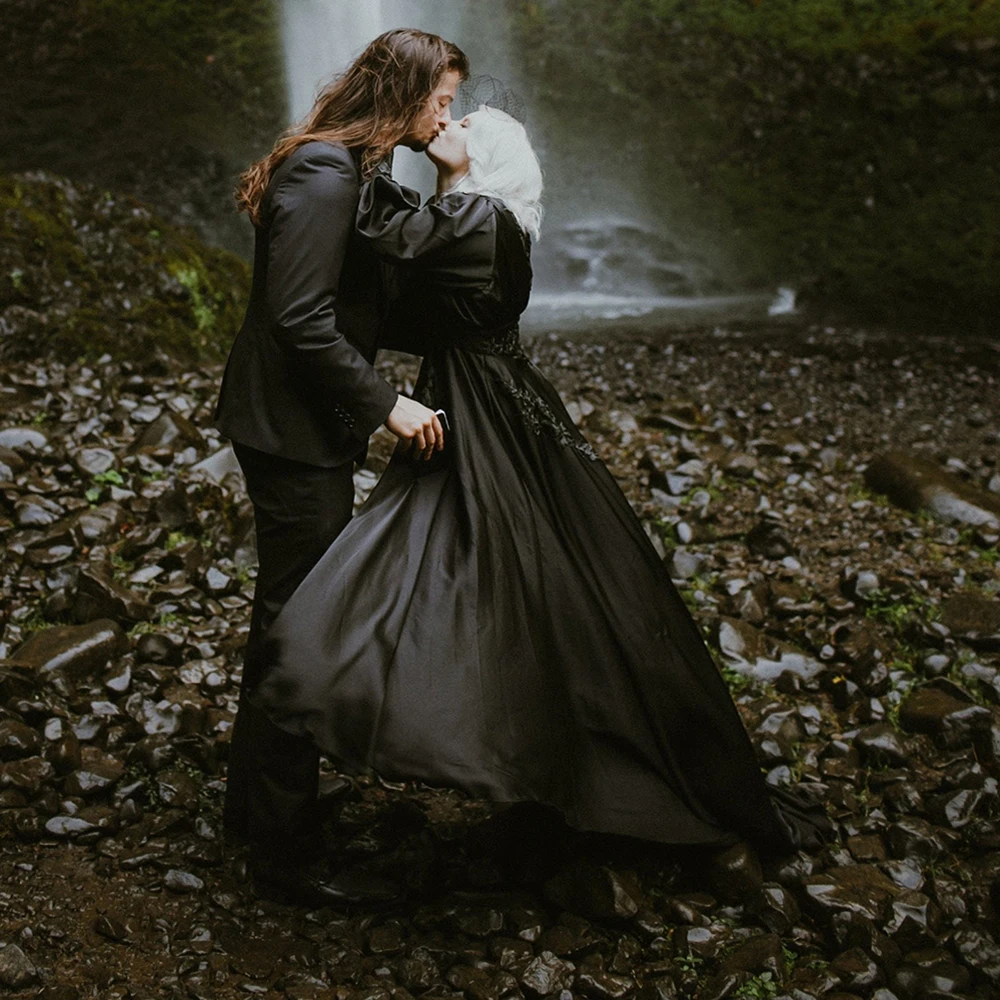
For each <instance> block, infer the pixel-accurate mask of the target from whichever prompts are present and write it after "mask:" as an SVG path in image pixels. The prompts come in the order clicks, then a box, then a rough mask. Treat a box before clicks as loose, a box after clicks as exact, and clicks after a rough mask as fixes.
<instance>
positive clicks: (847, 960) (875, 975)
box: [829, 948, 884, 993]
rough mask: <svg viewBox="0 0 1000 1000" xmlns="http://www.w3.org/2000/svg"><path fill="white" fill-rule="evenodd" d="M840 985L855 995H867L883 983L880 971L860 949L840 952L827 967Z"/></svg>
mask: <svg viewBox="0 0 1000 1000" xmlns="http://www.w3.org/2000/svg"><path fill="white" fill-rule="evenodd" d="M829 969H830V971H831V972H832V973H834V975H836V976H837V978H838V979H839V980H840V982H841V985H842V986H843V987H844V988H845V989H848V990H852V991H854V992H856V993H867V991H868V990H870V989H872V987H875V986H878V985H879V984H880V983H882V982H884V977H883V975H882V971H881V970H880V969H879V967H878V966H877V965H876V964H875V962H874V961H873V960H872V959H871V957H870V956H868V955H867V954H866V953H865V952H864V951H863V950H862V949H861V948H849V949H848V950H847V951H844V952H841V953H840V954H839V955H838V956H837V957H836V958H835V959H833V961H832V962H831V963H830V965H829Z"/></svg>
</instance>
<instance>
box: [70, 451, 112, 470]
mask: <svg viewBox="0 0 1000 1000" xmlns="http://www.w3.org/2000/svg"><path fill="white" fill-rule="evenodd" d="M73 464H74V465H75V466H76V468H77V470H78V471H79V472H80V474H81V475H84V476H100V475H102V474H103V473H105V472H108V471H110V470H111V469H114V468H116V467H117V465H118V459H117V458H115V453H114V452H113V451H108V449H107V448H81V449H80V450H79V451H78V452H77V453H76V455H75V456H74V457H73Z"/></svg>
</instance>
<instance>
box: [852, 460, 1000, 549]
mask: <svg viewBox="0 0 1000 1000" xmlns="http://www.w3.org/2000/svg"><path fill="white" fill-rule="evenodd" d="M865 483H866V484H867V486H868V487H869V489H871V490H874V491H875V492H876V493H884V494H885V495H886V496H888V497H889V499H890V500H892V502H893V503H895V504H898V505H899V506H900V507H903V508H905V509H906V510H911V511H914V512H918V511H921V510H926V511H928V512H929V513H931V514H933V515H934V516H935V517H937V518H939V519H940V520H942V521H945V522H947V523H957V524H968V525H973V526H975V527H989V528H991V529H993V530H996V529H997V528H1000V499H998V498H997V497H996V496H995V495H994V494H992V493H990V492H988V491H987V490H983V489H981V488H979V487H977V486H975V485H974V484H972V483H969V482H966V481H965V480H963V479H959V478H958V476H955V475H952V474H951V473H949V472H945V471H944V470H943V469H941V468H940V467H939V466H937V465H935V464H934V463H933V462H929V461H927V460H926V459H923V458H918V457H917V456H915V455H908V454H904V453H903V452H898V451H896V452H888V453H885V454H882V455H877V456H876V457H875V458H874V459H872V461H871V462H870V463H869V464H868V467H867V468H866V469H865Z"/></svg>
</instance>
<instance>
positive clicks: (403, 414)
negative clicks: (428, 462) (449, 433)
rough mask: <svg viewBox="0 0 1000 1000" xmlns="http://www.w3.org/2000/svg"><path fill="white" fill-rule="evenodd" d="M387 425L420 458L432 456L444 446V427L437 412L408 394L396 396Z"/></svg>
mask: <svg viewBox="0 0 1000 1000" xmlns="http://www.w3.org/2000/svg"><path fill="white" fill-rule="evenodd" d="M385 426H386V427H388V428H389V430H390V431H392V433H393V434H395V435H396V437H398V438H399V440H400V441H402V442H403V443H404V444H405V445H407V446H408V447H410V448H411V449H414V450H415V451H416V452H417V453H418V456H419V457H420V458H430V457H431V455H433V454H434V452H435V451H440V450H441V449H442V448H443V447H444V428H443V427H442V426H441V421H440V420H438V417H437V414H436V413H435V412H434V411H433V410H431V409H428V408H427V407H426V406H424V405H423V404H421V403H418V402H417V401H416V400H415V399H410V398H409V397H408V396H398V397H397V398H396V405H395V406H394V407H393V408H392V412H390V414H389V416H388V417H387V418H386V421H385Z"/></svg>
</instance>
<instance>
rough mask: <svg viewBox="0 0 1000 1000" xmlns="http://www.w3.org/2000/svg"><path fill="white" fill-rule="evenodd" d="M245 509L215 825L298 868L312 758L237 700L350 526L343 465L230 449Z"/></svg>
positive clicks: (307, 836)
mask: <svg viewBox="0 0 1000 1000" xmlns="http://www.w3.org/2000/svg"><path fill="white" fill-rule="evenodd" d="M233 449H234V451H235V452H236V457H237V459H238V460H239V463H240V467H241V468H242V470H243V474H244V476H245V477H246V482H247V491H248V493H249V495H250V499H251V501H252V502H253V507H254V518H255V521H256V533H257V555H258V567H259V568H258V572H257V586H256V593H255V597H254V605H253V615H252V617H251V620H250V634H249V636H248V638H247V647H246V654H245V659H244V667H243V682H242V686H241V688H240V700H239V709H238V711H237V715H236V721H235V723H234V726H233V734H232V741H231V743H230V750H229V772H228V778H227V783H226V801H225V814H224V823H225V827H226V829H227V831H229V832H230V833H233V834H235V835H237V836H240V837H246V838H248V839H249V841H250V844H251V851H252V853H253V855H254V857H255V858H257V859H259V860H263V861H268V860H273V861H287V859H288V858H294V859H296V861H301V862H303V863H305V862H308V861H311V860H315V859H316V858H318V857H319V856H321V855H322V853H323V844H322V842H321V838H320V835H319V823H318V819H317V814H316V794H317V785H318V777H319V752H318V751H317V749H316V746H315V744H314V743H313V742H312V741H311V740H307V739H303V738H302V737H299V736H294V735H291V734H290V733H287V732H285V731H284V730H282V729H279V728H278V727H277V726H275V725H274V724H273V723H272V722H271V721H270V720H269V719H268V718H267V716H265V715H264V714H263V713H262V712H261V711H260V710H259V709H257V708H255V707H254V706H253V705H252V704H251V703H250V701H249V700H248V698H247V695H248V694H249V692H250V691H251V690H252V689H253V688H254V687H255V686H256V685H257V684H258V683H259V682H260V680H261V678H262V677H263V676H264V674H265V673H266V672H267V669H268V656H267V639H266V636H267V628H268V626H269V625H270V623H271V622H272V621H273V620H274V619H275V617H276V616H277V614H278V612H279V611H280V610H281V608H282V605H283V604H284V603H285V601H287V600H288V598H289V597H290V596H291V594H292V592H293V591H294V590H295V588H296V587H297V586H298V585H299V583H301V581H302V580H303V578H304V577H305V576H306V575H307V574H308V573H309V571H310V570H311V569H312V568H313V566H314V565H315V564H316V563H317V561H318V560H319V558H320V557H321V556H322V555H323V553H324V552H325V551H326V550H327V549H328V548H329V547H330V544H331V543H332V542H333V540H334V539H335V538H336V537H337V535H339V534H340V532H341V531H342V530H343V529H344V527H345V526H346V525H347V523H348V521H350V519H351V513H352V508H353V503H354V479H353V475H352V471H353V463H352V462H346V463H343V464H341V465H337V466H334V467H332V468H324V467H320V466H315V465H307V464H305V463H302V462H296V461H293V460H291V459H287V458H281V457H279V456H277V455H269V454H266V453H265V452H262V451H258V450H256V449H255V448H250V447H248V446H246V445H243V444H239V443H238V442H234V443H233Z"/></svg>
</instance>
